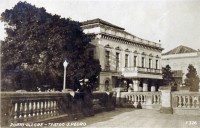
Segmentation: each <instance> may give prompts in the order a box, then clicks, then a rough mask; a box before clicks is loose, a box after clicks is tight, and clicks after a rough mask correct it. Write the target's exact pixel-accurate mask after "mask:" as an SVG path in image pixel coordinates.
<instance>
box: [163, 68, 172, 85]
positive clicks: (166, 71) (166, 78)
mask: <svg viewBox="0 0 200 128" xmlns="http://www.w3.org/2000/svg"><path fill="white" fill-rule="evenodd" d="M162 76H163V84H164V85H169V84H170V83H171V82H174V78H173V72H172V71H171V67H170V66H169V65H166V67H164V68H162Z"/></svg>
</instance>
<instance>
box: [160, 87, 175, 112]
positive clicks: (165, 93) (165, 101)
mask: <svg viewBox="0 0 200 128" xmlns="http://www.w3.org/2000/svg"><path fill="white" fill-rule="evenodd" d="M160 90H161V108H160V112H161V113H168V114H172V113H173V109H172V104H171V87H161V88H160Z"/></svg>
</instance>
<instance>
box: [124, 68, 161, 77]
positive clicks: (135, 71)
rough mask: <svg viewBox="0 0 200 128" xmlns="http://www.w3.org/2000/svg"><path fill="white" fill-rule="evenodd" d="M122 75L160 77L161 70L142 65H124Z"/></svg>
mask: <svg viewBox="0 0 200 128" xmlns="http://www.w3.org/2000/svg"><path fill="white" fill-rule="evenodd" d="M122 75H123V76H124V77H137V78H152V79H162V70H161V69H154V68H143V67H125V68H122Z"/></svg>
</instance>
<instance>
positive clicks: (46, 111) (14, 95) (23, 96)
mask: <svg viewBox="0 0 200 128" xmlns="http://www.w3.org/2000/svg"><path fill="white" fill-rule="evenodd" d="M88 96H89V95H86V94H84V93H74V92H73V93H70V92H1V121H2V123H1V126H9V125H10V124H11V123H25V122H43V121H48V120H53V119H58V118H62V119H64V120H66V121H67V120H71V119H75V118H81V117H83V116H84V115H85V112H89V113H90V114H92V112H93V109H95V104H96V103H95V102H96V101H98V106H99V107H100V108H104V109H105V110H113V109H114V108H115V105H114V104H115V102H114V100H113V93H109V94H107V93H106V92H93V94H92V95H91V98H93V99H91V103H92V102H93V103H92V106H91V107H90V108H88V107H87V106H88V105H87V104H88V103H89V102H88V100H89V99H88ZM102 98H103V99H102ZM114 98H115V97H114ZM51 122H52V121H51Z"/></svg>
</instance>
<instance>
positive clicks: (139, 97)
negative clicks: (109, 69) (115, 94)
mask: <svg viewBox="0 0 200 128" xmlns="http://www.w3.org/2000/svg"><path fill="white" fill-rule="evenodd" d="M160 97H161V93H160V92H121V104H122V106H126V105H128V106H133V107H135V108H137V107H140V106H141V108H147V109H160V104H161V99H160Z"/></svg>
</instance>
